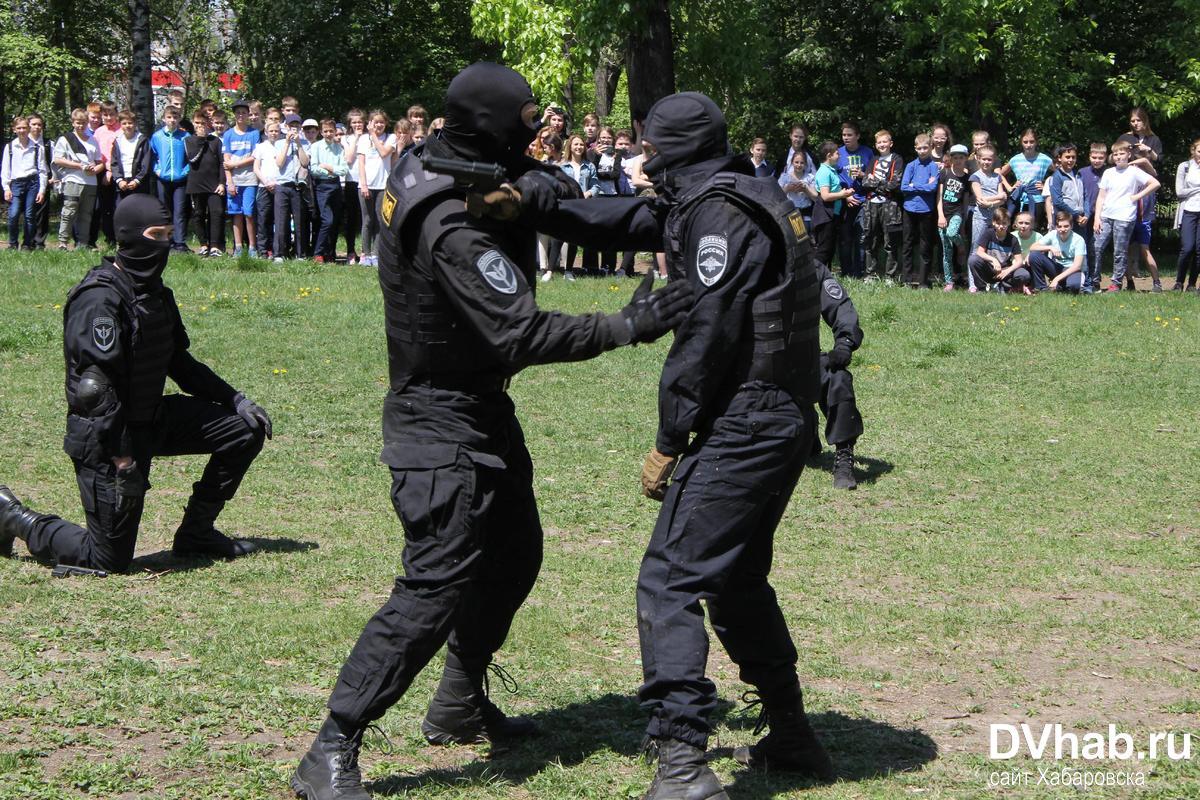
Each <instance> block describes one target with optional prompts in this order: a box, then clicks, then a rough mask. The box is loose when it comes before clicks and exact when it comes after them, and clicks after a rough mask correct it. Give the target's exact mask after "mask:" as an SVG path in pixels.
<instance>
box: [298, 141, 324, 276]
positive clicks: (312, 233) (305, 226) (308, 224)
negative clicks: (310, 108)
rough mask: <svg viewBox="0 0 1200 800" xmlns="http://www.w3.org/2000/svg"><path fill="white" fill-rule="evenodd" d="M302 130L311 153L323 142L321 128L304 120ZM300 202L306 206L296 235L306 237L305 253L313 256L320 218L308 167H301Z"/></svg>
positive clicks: (307, 148)
mask: <svg viewBox="0 0 1200 800" xmlns="http://www.w3.org/2000/svg"><path fill="white" fill-rule="evenodd" d="M300 129H301V131H302V132H303V134H304V141H303V142H301V144H302V145H303V147H304V149H305V150H307V151H309V152H311V151H312V147H313V145H314V144H316V143H317V142H319V141H320V140H321V126H320V125H319V124H317V121H316V120H315V119H312V118H309V119H306V120H304V123H303V124H302V125H301V127H300ZM309 160H310V161H311V160H312V159H311V158H310V159H309ZM300 202H301V203H302V204H303V206H304V214H303V215H302V217H301V219H300V223H299V225H298V226H297V227H296V235H297V236H302V237H304V252H306V253H308V254H309V255H311V254H313V253H314V252H316V246H317V229H318V227H319V226H318V225H317V220H318V219H319V218H320V217H319V216H318V214H317V204H316V201H315V200H314V197H313V180H312V175H310V174H309V172H308V167H307V166H301V167H300Z"/></svg>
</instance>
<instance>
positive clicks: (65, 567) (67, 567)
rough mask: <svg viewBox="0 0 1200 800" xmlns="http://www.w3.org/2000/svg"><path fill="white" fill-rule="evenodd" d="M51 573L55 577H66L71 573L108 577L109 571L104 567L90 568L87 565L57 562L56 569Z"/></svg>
mask: <svg viewBox="0 0 1200 800" xmlns="http://www.w3.org/2000/svg"><path fill="white" fill-rule="evenodd" d="M50 574H51V575H53V576H54V577H55V578H66V577H68V576H71V575H91V576H92V577H93V578H107V577H108V573H107V572H105V571H104V570H102V569H88V568H87V567H77V566H75V565H74V564H55V565H54V571H53V572H52V573H50Z"/></svg>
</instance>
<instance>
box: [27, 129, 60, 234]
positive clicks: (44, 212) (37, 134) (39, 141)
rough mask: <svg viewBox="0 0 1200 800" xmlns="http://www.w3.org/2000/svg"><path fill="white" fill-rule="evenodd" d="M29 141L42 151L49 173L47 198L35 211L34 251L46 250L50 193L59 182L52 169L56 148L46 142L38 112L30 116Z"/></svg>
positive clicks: (48, 230) (48, 232) (43, 160)
mask: <svg viewBox="0 0 1200 800" xmlns="http://www.w3.org/2000/svg"><path fill="white" fill-rule="evenodd" d="M29 140H30V141H31V142H33V143H34V144H36V145H37V146H38V147H39V148H40V149H41V151H42V163H43V164H46V169H47V172H48V173H49V174H48V176H47V177H48V179H49V180H48V181H47V183H46V195H45V198H44V199H43V201H42V202H41V203H38V204H37V208H35V209H34V215H35V216H36V220H34V231H33V249H34V250H44V249H45V248H46V237H47V236H48V235H49V234H50V193H51V192H53V191H56V188H57V187H58V185H59V181H58V179H57V177H56V176H55V174H54V170H53V169H51V168H50V165H51V164H53V163H54V148H53V147H52V146H51V144H50V142H48V141H46V120H45V118H43V117H42V115H41V114H38V113H36V112H35V113H33V114H30V115H29Z"/></svg>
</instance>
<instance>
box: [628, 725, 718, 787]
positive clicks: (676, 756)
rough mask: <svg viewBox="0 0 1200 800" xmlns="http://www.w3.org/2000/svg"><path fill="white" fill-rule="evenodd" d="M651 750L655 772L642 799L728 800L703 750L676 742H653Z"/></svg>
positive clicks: (685, 743)
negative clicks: (653, 755)
mask: <svg viewBox="0 0 1200 800" xmlns="http://www.w3.org/2000/svg"><path fill="white" fill-rule="evenodd" d="M651 748H652V749H656V750H657V751H658V772H656V773H654V783H652V784H650V790H649V791H648V792H646V795H645V797H643V798H642V800H729V795H727V794H725V787H723V786H721V779H720V778H718V777H717V776H716V775H715V774H714V773H713V771H712V770H711V769H709V767H708V762H707V760H705V758H704V750H703V749H702V748H699V747H696V746H695V745H691V744H688V743H687V742H681V741H679V740H678V739H654V740H653V742H652V745H651Z"/></svg>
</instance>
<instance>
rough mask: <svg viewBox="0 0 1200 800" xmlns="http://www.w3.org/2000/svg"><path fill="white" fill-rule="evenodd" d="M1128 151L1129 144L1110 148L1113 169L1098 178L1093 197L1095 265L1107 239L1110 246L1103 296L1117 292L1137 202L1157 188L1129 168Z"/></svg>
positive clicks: (1122, 275)
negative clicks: (1109, 273)
mask: <svg viewBox="0 0 1200 800" xmlns="http://www.w3.org/2000/svg"><path fill="white" fill-rule="evenodd" d="M1130 149H1131V148H1130V144H1129V142H1124V141H1119V142H1117V143H1116V144H1114V145H1113V146H1112V159H1113V168H1112V169H1109V170H1106V171H1105V172H1104V174H1103V175H1101V176H1100V193H1099V194H1098V195H1097V197H1096V222H1095V225H1094V230H1095V232H1096V244H1095V247H1096V259H1097V264H1098V263H1099V259H1100V258H1101V257H1102V256H1103V255H1104V248H1105V247H1107V246H1108V243H1109V240H1110V239H1111V240H1112V243H1113V274H1112V283H1110V284H1109V285H1108V288H1107V289H1105V291H1106V292H1119V291H1121V282H1122V281H1123V280H1124V279H1125V267H1126V263H1127V261H1128V258H1129V238H1130V237H1131V236H1132V235H1133V226H1134V224H1135V223H1136V222H1137V204H1138V201H1139V200H1141V199H1142V198H1143V197H1145V196H1146V195H1148V194H1151V193H1152V192H1156V191H1158V187H1159V183H1158V180H1157V179H1155V178H1152V177H1150V176H1149V175H1147V174H1146V173H1145V172H1143V171H1142V170H1140V169H1135V168H1131V167H1130V166H1129V154H1130Z"/></svg>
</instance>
